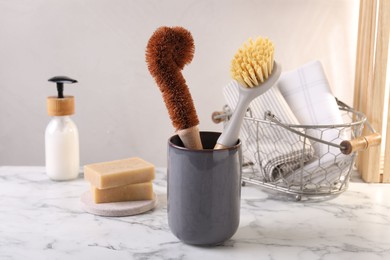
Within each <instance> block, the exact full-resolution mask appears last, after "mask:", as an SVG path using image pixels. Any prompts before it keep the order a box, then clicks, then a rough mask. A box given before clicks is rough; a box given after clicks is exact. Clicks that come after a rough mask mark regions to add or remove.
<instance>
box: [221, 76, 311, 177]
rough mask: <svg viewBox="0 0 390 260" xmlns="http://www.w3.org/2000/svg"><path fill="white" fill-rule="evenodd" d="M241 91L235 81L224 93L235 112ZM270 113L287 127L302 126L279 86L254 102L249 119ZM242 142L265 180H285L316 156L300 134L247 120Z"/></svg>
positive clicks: (260, 117)
mask: <svg viewBox="0 0 390 260" xmlns="http://www.w3.org/2000/svg"><path fill="white" fill-rule="evenodd" d="M238 88H239V85H238V83H237V82H236V81H234V80H233V81H231V82H230V83H229V84H228V85H226V86H225V88H224V90H223V94H224V96H225V99H226V101H227V105H228V106H229V107H230V108H231V110H232V111H234V109H235V107H236V105H237V102H238V95H239V94H238ZM268 111H270V112H271V113H272V114H274V115H275V116H276V117H277V118H278V120H280V121H281V122H282V123H284V124H296V125H299V122H298V120H297V119H296V117H295V116H294V114H293V113H292V111H291V109H290V108H289V106H288V104H287V103H286V101H285V100H284V98H283V96H282V94H281V93H280V91H279V89H278V87H277V86H274V87H272V88H271V89H270V90H268V91H267V92H266V93H264V94H263V95H261V96H259V97H257V98H256V99H254V100H253V101H252V102H251V104H250V106H249V112H248V116H250V117H252V118H258V119H264V115H265V113H266V112H268ZM240 139H241V140H242V142H243V145H244V147H245V149H244V156H245V157H246V158H247V159H249V160H250V161H251V162H253V163H255V166H256V167H257V168H258V169H257V170H258V171H259V174H261V176H260V177H262V178H263V179H264V180H265V181H275V180H278V179H280V178H285V177H286V176H287V175H288V174H289V173H291V172H293V171H294V170H295V169H297V168H299V167H300V166H303V163H305V162H307V161H309V160H310V159H311V158H312V156H313V153H314V151H313V148H312V146H311V145H310V143H309V140H306V141H305V142H303V138H302V137H300V136H299V135H296V134H294V133H292V132H291V131H288V130H286V129H284V128H282V127H279V126H276V125H272V124H271V123H267V122H256V121H251V120H244V122H243V125H242V127H241V132H240Z"/></svg>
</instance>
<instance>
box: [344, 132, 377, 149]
mask: <svg viewBox="0 0 390 260" xmlns="http://www.w3.org/2000/svg"><path fill="white" fill-rule="evenodd" d="M381 140H382V136H381V135H380V134H379V133H373V134H370V135H366V136H360V137H358V138H355V139H353V140H345V141H342V142H341V144H340V146H342V148H341V149H340V151H341V152H342V153H343V154H351V153H352V152H356V151H364V150H367V149H368V148H369V147H371V146H376V145H379V144H380V143H381Z"/></svg>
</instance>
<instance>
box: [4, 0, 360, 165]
mask: <svg viewBox="0 0 390 260" xmlns="http://www.w3.org/2000/svg"><path fill="white" fill-rule="evenodd" d="M358 4H359V1H353V0H316V1H312V0H311V1H310V0H258V1H238V0H237V1H217V0H211V1H206V0H194V1H189V0H186V1H180V0H171V1H159V0H152V1H150V0H144V1H141V0H140V1H128V0H116V1H110V0H100V1H94V0H67V1H60V0H34V1H28V0H14V1H6V0H0V165H44V131H45V128H46V125H47V123H48V122H49V117H48V116H47V114H46V107H45V106H46V103H45V102H46V100H45V98H46V96H49V95H54V94H55V88H54V85H52V84H50V83H49V82H47V79H49V78H50V77H52V76H55V75H67V76H70V77H73V78H75V79H77V80H78V81H79V83H78V84H77V85H75V86H70V87H66V89H65V93H66V94H68V95H74V96H75V97H76V115H75V116H74V117H73V119H74V121H75V122H76V124H77V125H78V127H79V132H80V145H81V147H80V152H81V164H87V163H92V162H99V161H108V160H113V159H120V158H125V157H130V156H140V157H143V158H144V159H146V160H149V161H151V162H152V163H154V164H156V165H157V166H166V142H167V139H168V137H169V136H171V135H172V134H173V132H174V129H173V127H172V125H171V122H170V120H169V118H168V114H167V111H166V108H165V105H164V103H163V101H162V98H161V95H160V92H159V90H158V88H157V86H156V85H155V83H154V81H153V79H152V78H151V76H150V74H149V72H148V70H147V67H146V64H145V46H146V43H147V41H148V39H149V37H150V36H151V34H152V33H153V31H154V30H155V29H156V28H157V27H159V26H162V25H167V26H175V25H180V26H183V27H186V28H187V29H189V30H190V31H191V32H192V34H193V37H194V39H195V45H196V51H195V57H194V59H193V61H192V63H191V64H190V65H189V66H187V67H186V68H185V69H184V72H183V73H184V76H185V78H186V80H187V83H188V85H189V87H190V91H191V92H192V96H193V99H194V102H195V106H196V108H197V111H198V115H199V118H200V121H201V123H200V128H201V130H216V131H220V130H221V129H222V126H221V125H215V124H213V123H212V122H211V119H210V116H211V113H212V112H213V111H215V110H218V109H221V107H222V106H223V105H224V100H223V96H222V88H223V86H224V85H225V84H226V83H228V82H229V80H230V75H229V66H230V60H231V58H232V57H233V55H234V53H235V51H236V50H237V48H238V47H240V45H241V44H242V43H243V42H244V41H246V40H247V39H248V38H249V37H256V36H258V35H262V36H267V37H269V38H270V39H271V40H273V42H274V43H275V45H276V59H277V60H278V61H280V63H281V64H282V66H283V69H284V70H291V69H294V68H296V67H298V66H300V65H302V64H304V63H306V62H308V61H311V60H314V59H318V60H320V61H321V62H322V63H323V65H324V68H325V71H326V73H327V75H328V78H329V81H330V83H331V87H332V90H333V92H334V94H335V95H336V96H338V97H339V98H341V99H343V100H345V101H346V102H347V103H349V104H351V103H352V97H353V81H354V65H355V52H356V40H357V21H358V11H359V10H358Z"/></svg>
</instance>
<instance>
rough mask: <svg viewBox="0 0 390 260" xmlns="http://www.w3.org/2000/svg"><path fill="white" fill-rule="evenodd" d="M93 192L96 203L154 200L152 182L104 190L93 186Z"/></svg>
mask: <svg viewBox="0 0 390 260" xmlns="http://www.w3.org/2000/svg"><path fill="white" fill-rule="evenodd" d="M91 192H92V197H93V200H94V201H95V203H106V202H119V201H135V200H152V199H153V185H152V183H151V182H144V183H137V184H129V185H125V186H119V187H115V188H110V189H104V190H100V189H97V188H96V187H94V186H92V187H91Z"/></svg>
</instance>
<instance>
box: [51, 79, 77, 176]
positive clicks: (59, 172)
mask: <svg viewBox="0 0 390 260" xmlns="http://www.w3.org/2000/svg"><path fill="white" fill-rule="evenodd" d="M49 81H51V82H55V83H57V90H58V96H57V97H54V96H51V97H48V98H47V110H48V114H49V116H52V117H53V118H52V119H51V121H50V122H49V124H48V125H47V127H46V131H45V155H46V174H47V175H48V176H49V178H50V179H52V180H56V181H63V180H71V179H75V178H77V177H78V174H79V168H80V155H79V133H78V129H77V126H76V124H75V123H74V122H73V121H72V119H71V118H70V115H72V114H74V97H73V96H64V95H63V84H64V83H75V82H77V81H76V80H73V79H70V78H68V77H63V76H58V77H54V78H51V79H49Z"/></svg>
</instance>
